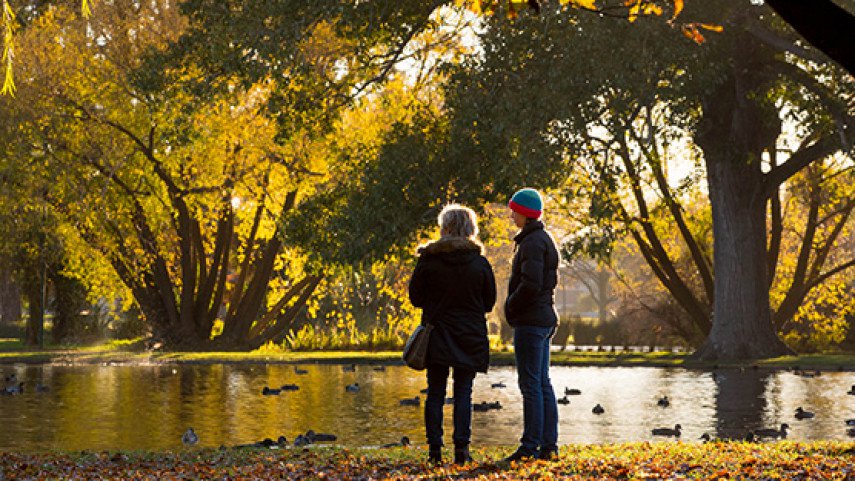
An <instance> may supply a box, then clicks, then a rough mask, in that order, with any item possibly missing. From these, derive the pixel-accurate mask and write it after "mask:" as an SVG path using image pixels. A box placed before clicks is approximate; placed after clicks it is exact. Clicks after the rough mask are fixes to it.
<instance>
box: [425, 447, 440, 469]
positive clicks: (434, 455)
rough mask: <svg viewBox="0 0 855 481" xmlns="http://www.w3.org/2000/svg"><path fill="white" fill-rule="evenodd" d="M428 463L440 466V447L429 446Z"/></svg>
mask: <svg viewBox="0 0 855 481" xmlns="http://www.w3.org/2000/svg"><path fill="white" fill-rule="evenodd" d="M428 463H430V464H442V445H434V444H431V445H430V451H428Z"/></svg>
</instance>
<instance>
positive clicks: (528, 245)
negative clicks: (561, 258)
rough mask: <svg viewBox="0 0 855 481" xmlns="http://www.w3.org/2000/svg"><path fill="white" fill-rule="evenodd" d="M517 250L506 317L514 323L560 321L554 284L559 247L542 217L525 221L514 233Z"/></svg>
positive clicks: (549, 325) (512, 324)
mask: <svg viewBox="0 0 855 481" xmlns="http://www.w3.org/2000/svg"><path fill="white" fill-rule="evenodd" d="M514 241H515V242H516V244H517V245H516V254H514V261H513V265H512V266H511V279H510V282H509V284H508V299H507V300H506V301H505V318H506V319H507V320H508V324H510V325H511V326H542V327H552V326H556V325H557V324H558V314H557V313H556V312H555V286H556V285H557V284H558V249H557V248H556V247H555V240H553V239H552V236H551V235H549V233H547V232H546V230H544V228H543V223H542V222H540V221H532V222H529V223H528V224H526V225H525V227H523V228H522V230H521V231H520V232H519V234H517V235H516V237H514Z"/></svg>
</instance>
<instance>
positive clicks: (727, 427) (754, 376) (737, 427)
mask: <svg viewBox="0 0 855 481" xmlns="http://www.w3.org/2000/svg"><path fill="white" fill-rule="evenodd" d="M715 375H716V386H717V389H716V394H715V416H716V436H717V437H721V438H741V437H743V436H745V433H746V432H747V431H748V430H754V429H757V428H759V427H761V426H762V424H763V413H764V411H765V410H766V385H767V382H768V379H769V376H770V373H769V372H764V371H758V370H753V369H749V370H745V371H742V370H739V369H727V370H719V371H716V374H715Z"/></svg>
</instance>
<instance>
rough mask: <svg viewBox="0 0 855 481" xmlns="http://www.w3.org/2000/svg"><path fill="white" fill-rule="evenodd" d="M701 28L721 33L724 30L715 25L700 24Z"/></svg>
mask: <svg viewBox="0 0 855 481" xmlns="http://www.w3.org/2000/svg"><path fill="white" fill-rule="evenodd" d="M701 28H705V29H707V30H712V31H713V32H721V31H723V30H724V27H722V26H721V25H715V24H712V23H702V24H701Z"/></svg>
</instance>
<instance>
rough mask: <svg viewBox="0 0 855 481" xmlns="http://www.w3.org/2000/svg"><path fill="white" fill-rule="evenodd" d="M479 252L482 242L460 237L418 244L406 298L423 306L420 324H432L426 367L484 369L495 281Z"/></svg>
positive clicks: (494, 299) (488, 355)
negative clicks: (416, 260) (488, 322)
mask: <svg viewBox="0 0 855 481" xmlns="http://www.w3.org/2000/svg"><path fill="white" fill-rule="evenodd" d="M481 251H482V246H481V245H480V244H478V243H476V242H473V241H471V240H469V239H466V238H461V237H448V238H442V239H439V240H437V241H434V242H431V243H429V244H427V245H425V246H422V247H420V248H419V251H418V252H419V260H418V262H417V263H416V268H415V270H414V272H413V278H412V280H410V302H412V303H413V305H414V306H416V307H421V308H422V323H431V324H433V325H434V329H433V332H432V333H431V338H430V343H429V344H428V365H442V366H451V367H455V368H464V369H471V370H474V371H479V372H487V365H488V364H489V362H490V343H489V341H488V340H487V318H486V316H485V314H486V313H487V312H490V311H491V310H492V309H493V304H495V303H496V280H495V278H494V277H493V268H492V267H491V266H490V263H489V262H488V261H487V259H486V258H484V256H483V255H481ZM444 298H445V299H444Z"/></svg>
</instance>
